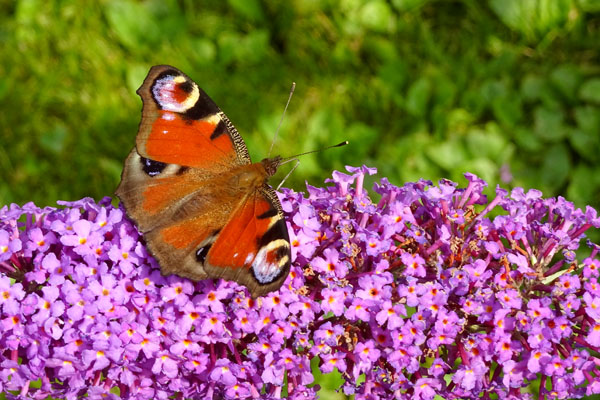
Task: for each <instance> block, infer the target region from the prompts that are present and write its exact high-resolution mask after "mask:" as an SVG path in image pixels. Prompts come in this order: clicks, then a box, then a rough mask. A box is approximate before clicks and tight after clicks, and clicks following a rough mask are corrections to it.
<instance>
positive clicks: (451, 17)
mask: <svg viewBox="0 0 600 400" xmlns="http://www.w3.org/2000/svg"><path fill="white" fill-rule="evenodd" d="M0 43H1V46H2V47H1V53H0V54H1V59H0V107H1V110H2V112H0V138H1V143H2V146H1V147H0V170H1V171H2V180H1V182H0V204H6V203H8V202H17V203H24V202H26V201H31V200H33V201H35V202H37V203H38V204H40V205H46V204H54V203H55V201H56V200H57V199H66V200H73V199H78V198H81V197H83V196H92V197H95V198H97V199H98V198H101V197H102V196H105V195H110V194H112V192H113V190H114V188H115V187H116V185H117V183H118V181H119V177H120V171H121V167H122V162H123V160H124V158H125V156H126V154H127V152H128V150H129V149H130V148H131V147H132V145H133V143H134V137H135V134H136V131H137V124H138V122H139V119H140V107H141V101H140V99H139V98H138V96H137V95H136V94H135V90H136V89H137V87H138V86H139V85H140V84H141V82H142V80H143V78H144V76H145V74H146V73H147V71H148V69H149V67H150V66H151V65H154V64H172V65H175V66H177V67H179V68H180V69H182V70H183V71H185V72H187V73H188V74H189V75H190V76H191V77H192V78H193V79H195V80H196V81H197V82H198V83H199V84H200V85H201V86H202V87H203V88H204V89H205V90H206V91H207V92H208V93H209V94H210V95H211V97H213V99H214V100H215V101H216V102H217V104H219V105H220V107H221V108H222V109H223V110H224V111H225V112H226V113H227V114H228V116H229V117H230V119H231V120H232V121H233V122H234V123H235V124H236V126H237V127H238V130H239V131H240V132H241V133H242V135H243V136H244V138H245V139H246V141H247V143H248V147H249V148H250V152H251V154H252V156H253V158H254V159H255V160H260V159H261V158H263V157H264V156H265V155H266V154H267V152H268V149H269V146H270V144H271V141H272V138H273V134H274V132H275V130H276V126H277V122H278V120H279V117H280V115H281V112H282V109H283V106H284V104H285V101H286V97H287V95H288V91H289V87H290V85H291V82H292V81H296V82H297V84H298V88H297V90H296V93H295V95H294V98H293V100H292V104H291V107H290V110H289V112H288V115H287V117H286V119H285V121H284V125H283V128H282V131H281V133H280V136H279V139H278V141H277V142H276V144H275V152H276V153H278V154H282V155H291V154H295V153H299V152H302V151H307V150H311V149H315V148H318V147H321V146H325V145H328V144H333V143H337V142H339V141H342V140H344V139H347V140H349V141H350V145H349V146H347V147H345V148H342V149H334V150H329V151H327V152H324V153H320V154H318V155H315V156H307V157H304V158H303V159H302V163H301V165H300V167H299V168H298V170H296V171H295V172H294V174H292V177H291V180H290V181H288V182H286V185H289V186H293V187H296V188H299V189H301V188H302V186H303V181H304V180H305V179H306V180H308V181H309V182H311V183H313V184H319V183H322V180H323V179H324V178H325V177H327V176H329V174H330V170H331V169H333V168H337V169H341V168H343V166H344V165H348V164H350V165H360V164H363V163H364V164H368V165H370V166H376V167H378V168H379V170H380V172H381V174H382V175H385V176H388V177H389V178H390V180H391V181H392V182H394V183H396V184H402V183H403V182H404V181H408V180H416V179H419V178H427V179H431V180H434V181H435V180H437V179H439V178H440V177H447V178H451V179H455V180H462V174H463V173H464V172H466V171H470V172H474V173H477V174H479V175H481V176H482V177H484V178H485V179H487V180H489V181H490V182H491V184H492V186H493V185H494V184H495V183H497V182H500V178H501V177H502V175H504V176H505V177H506V176H508V175H510V174H511V175H512V180H505V183H504V186H506V187H510V186H512V185H518V186H524V187H526V188H538V189H541V190H543V191H544V193H545V194H546V195H558V194H560V195H564V196H566V197H568V198H569V199H571V200H573V201H575V202H576V203H577V204H578V205H584V204H592V205H594V206H596V207H597V206H598V205H600V198H599V193H600V174H598V173H597V171H598V170H599V168H598V166H599V162H600V161H599V157H598V152H599V150H600V112H599V109H600V64H599V62H598V61H599V57H600V53H599V50H600V1H599V0H489V1H476V0H462V1H431V0H390V1H383V0H373V1H366V0H342V1H332V0H329V1H318V0H293V1H266V0H262V1H261V0H229V1H220V0H215V1H198V2H194V1H186V0H180V1H174V0H166V1H164V0H150V1H131V0H119V1H116V0H115V1H113V0H104V1H101V2H84V1H80V2H76V1H59V0H52V1H49V0H20V1H16V2H15V1H1V2H0ZM284 172H285V171H284ZM463 182H464V181H463Z"/></svg>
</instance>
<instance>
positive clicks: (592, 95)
mask: <svg viewBox="0 0 600 400" xmlns="http://www.w3.org/2000/svg"><path fill="white" fill-rule="evenodd" d="M579 98H580V99H581V100H583V101H589V102H591V103H595V104H600V78H593V79H590V80H587V81H585V82H584V83H583V85H581V88H580V89H579Z"/></svg>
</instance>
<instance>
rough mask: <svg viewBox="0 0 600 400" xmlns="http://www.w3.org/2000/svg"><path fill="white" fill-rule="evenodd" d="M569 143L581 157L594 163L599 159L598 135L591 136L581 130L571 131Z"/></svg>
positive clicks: (599, 141) (599, 142)
mask: <svg viewBox="0 0 600 400" xmlns="http://www.w3.org/2000/svg"><path fill="white" fill-rule="evenodd" d="M569 141H570V143H571V146H573V148H574V149H575V151H576V152H577V154H578V155H579V156H581V157H583V158H585V159H587V160H589V161H592V162H593V161H596V160H597V159H598V149H599V148H600V139H599V137H598V135H597V134H592V135H590V134H589V133H586V132H584V131H583V130H581V129H570V133H569Z"/></svg>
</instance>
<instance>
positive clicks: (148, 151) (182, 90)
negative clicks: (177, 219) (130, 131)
mask: <svg viewBox="0 0 600 400" xmlns="http://www.w3.org/2000/svg"><path fill="white" fill-rule="evenodd" d="M137 93H138V94H139V95H140V97H141V98H142V101H143V108H142V121H141V123H140V128H139V132H138V136H137V140H136V147H137V151H138V153H139V154H140V156H142V157H144V158H148V159H150V160H153V161H158V162H162V163H166V164H178V165H183V166H187V167H196V168H202V169H208V170H217V171H218V170H226V169H230V168H232V167H234V166H236V165H244V164H250V162H251V161H250V157H249V155H248V149H247V148H246V145H245V144H244V141H243V140H242V137H241V136H240V134H239V133H238V132H237V130H236V129H235V127H234V126H233V124H232V123H231V121H229V119H228V118H227V116H226V115H225V114H224V113H223V112H222V111H221V110H220V109H219V107H217V105H216V104H215V103H214V102H213V101H212V99H211V98H210V97H208V95H207V94H206V93H205V92H204V91H203V90H202V89H200V87H198V85H196V83H195V82H194V81H193V80H191V79H190V78H189V77H188V76H187V75H185V74H184V73H183V72H181V71H180V70H178V69H177V68H174V67H171V66H168V65H157V66H154V67H152V69H151V70H150V72H149V73H148V76H147V77H146V79H145V80H144V83H143V84H142V86H141V87H140V88H139V89H138V91H137Z"/></svg>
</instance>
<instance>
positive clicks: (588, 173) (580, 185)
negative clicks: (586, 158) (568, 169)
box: [567, 164, 600, 207]
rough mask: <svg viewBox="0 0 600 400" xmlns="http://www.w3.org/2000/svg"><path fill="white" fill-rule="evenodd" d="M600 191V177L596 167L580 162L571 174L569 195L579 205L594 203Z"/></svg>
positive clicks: (568, 188)
mask: <svg viewBox="0 0 600 400" xmlns="http://www.w3.org/2000/svg"><path fill="white" fill-rule="evenodd" d="M598 192H600V179H599V178H598V171H597V169H596V168H594V167H590V166H588V165H584V164H579V165H578V166H577V167H576V168H575V170H574V171H573V173H572V174H571V175H570V176H569V186H568V187H567V197H568V198H569V199H571V200H572V201H574V202H575V204H576V205H577V206H578V207H583V206H585V205H586V204H593V203H594V202H595V201H596V197H597V194H598Z"/></svg>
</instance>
